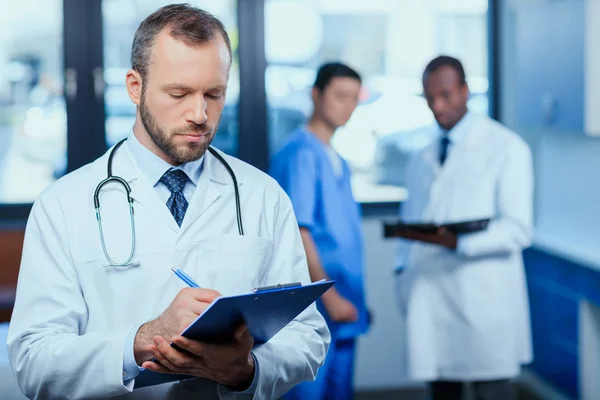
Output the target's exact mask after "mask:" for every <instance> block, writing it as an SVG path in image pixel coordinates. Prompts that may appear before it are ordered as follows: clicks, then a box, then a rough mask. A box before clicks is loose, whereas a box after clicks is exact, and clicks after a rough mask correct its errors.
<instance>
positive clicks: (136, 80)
mask: <svg viewBox="0 0 600 400" xmlns="http://www.w3.org/2000/svg"><path fill="white" fill-rule="evenodd" d="M125 85H126V86H127V94H129V98H130V99H131V101H132V102H133V104H135V105H136V106H139V105H140V102H141V99H142V85H143V82H142V76H141V75H140V73H139V72H138V71H136V70H134V69H130V70H129V71H127V75H126V77H125Z"/></svg>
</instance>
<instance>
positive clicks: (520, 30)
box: [0, 0, 600, 399]
mask: <svg viewBox="0 0 600 400" xmlns="http://www.w3.org/2000/svg"><path fill="white" fill-rule="evenodd" d="M168 3H169V2H168V1H163V0H144V1H142V0H86V1H81V0H43V1H42V0H20V1H18V2H12V1H8V0H0V7H1V10H2V11H1V12H0V308H1V313H0V314H1V318H0V320H1V321H8V320H9V318H10V312H11V308H12V301H13V299H14V288H15V284H16V276H17V273H18V264H19V260H20V250H21V245H22V240H23V228H24V224H25V221H26V218H27V215H28V213H29V210H30V208H31V203H32V202H33V201H34V200H35V198H36V197H37V196H38V195H39V193H40V192H41V191H43V190H44V188H46V187H47V186H48V185H49V184H50V183H52V182H53V181H54V180H56V179H58V178H60V177H61V176H62V175H64V174H65V173H68V172H70V171H72V170H74V169H77V168H79V167H81V166H82V165H84V164H86V163H88V162H90V161H91V160H93V159H95V158H96V157H98V156H100V155H101V154H102V153H104V152H105V151H106V149H107V148H108V147H109V146H111V145H113V144H114V143H116V142H117V141H118V140H119V139H121V138H123V137H125V136H126V135H127V134H128V132H129V129H130V128H131V126H132V123H133V121H134V119H135V111H136V110H135V107H134V106H133V105H132V104H131V102H130V100H129V97H128V95H127V93H126V90H125V73H126V71H127V69H128V68H129V67H130V61H129V57H130V50H131V41H132V38H133V34H134V32H135V30H136V29H137V27H138V25H139V23H140V22H141V20H142V19H143V18H145V17H146V16H147V15H148V14H150V13H151V12H153V11H155V10H156V9H157V8H158V7H160V6H162V5H165V4H168ZM190 3H191V4H193V5H195V6H198V7H200V8H203V9H206V10H208V11H210V12H212V13H214V14H215V15H217V16H218V17H219V18H220V19H221V20H222V21H223V23H224V24H225V27H226V29H227V30H228V32H229V35H230V37H231V40H232V46H233V52H234V61H233V67H232V71H231V75H230V81H229V88H228V92H227V103H226V105H225V109H224V112H223V117H222V120H221V125H220V128H219V131H218V134H217V136H216V138H215V141H214V143H213V144H214V145H215V146H216V147H218V148H220V149H222V150H223V151H225V152H227V153H229V154H232V155H235V156H238V157H240V158H242V159H243V160H245V161H248V162H250V163H252V164H253V165H255V166H257V167H258V168H261V169H263V170H264V169H266V166H267V165H268V160H269V157H270V156H271V155H273V154H274V153H275V152H276V151H277V150H278V149H279V147H280V146H281V144H282V143H283V140H284V139H285V137H286V135H287V134H289V133H290V132H291V131H292V130H293V129H294V128H296V127H297V126H299V125H301V124H303V123H304V122H305V121H306V118H307V117H308V116H309V114H310V112H311V111H312V110H311V99H310V90H311V86H312V83H313V82H314V78H315V72H316V69H317V67H318V66H319V65H320V64H321V63H323V62H326V61H332V60H340V61H342V62H344V63H346V64H348V65H350V66H351V67H353V68H355V69H356V70H357V71H359V72H360V73H361V74H362V76H363V78H364V87H363V92H362V94H361V104H360V105H359V107H358V108H357V110H356V112H355V113H354V114H353V116H352V118H351V120H350V121H349V123H348V124H347V125H346V126H345V127H343V128H341V129H340V130H339V131H338V132H337V133H336V135H335V136H334V142H333V145H334V147H335V148H336V150H337V151H338V152H339V153H340V154H341V155H342V156H343V157H345V158H346V159H347V160H348V161H349V163H350V165H351V167H352V169H353V179H354V181H353V191H354V195H355V197H356V199H357V200H358V201H359V202H361V203H362V206H363V214H364V223H363V228H364V235H365V240H366V251H367V270H366V274H367V275H366V276H367V296H368V302H369V304H370V306H371V307H372V308H373V309H374V310H375V323H374V326H373V329H372V330H371V332H370V333H369V334H368V335H367V336H366V337H365V338H363V339H361V340H360V344H359V352H358V362H357V367H356V368H357V370H356V384H357V389H358V390H359V391H361V392H374V391H375V392H377V391H381V393H387V394H386V395H383V394H382V397H381V398H394V397H386V396H393V394H392V393H407V391H411V390H413V389H414V390H416V391H417V392H418V391H419V390H420V385H419V384H416V383H412V382H408V381H406V379H405V378H404V377H403V365H402V362H401V360H402V351H403V350H402V343H403V341H402V335H403V328H402V323H401V321H400V317H399V316H398V313H397V310H396V306H395V299H394V293H393V287H392V286H391V285H390V283H389V281H390V277H391V270H392V268H393V257H394V244H393V243H392V242H390V241H386V240H384V239H383V235H382V230H381V221H382V220H383V219H385V218H387V217H390V216H395V215H397V210H398V207H399V206H401V203H402V201H403V200H405V199H406V196H407V195H408V193H407V192H406V190H405V189H404V188H403V181H402V177H403V171H404V168H405V164H406V160H407V159H408V157H409V156H410V155H411V154H412V153H413V152H414V151H417V150H419V149H421V148H422V147H423V146H425V145H426V144H428V143H429V141H430V140H432V137H431V130H425V129H421V128H422V127H423V126H425V125H428V124H431V123H432V122H434V120H433V116H432V114H431V112H430V111H429V109H428V107H427V104H426V101H425V100H424V98H423V95H422V86H421V76H422V72H423V69H424V67H425V66H426V64H427V63H428V62H429V61H430V60H431V59H432V58H434V57H435V56H437V55H439V54H441V53H444V54H448V55H452V56H455V57H457V58H459V59H460V60H461V61H462V62H463V64H464V66H465V69H466V72H467V81H468V83H469V87H470V89H471V98H470V104H469V107H470V109H471V110H472V111H475V112H478V113H486V114H489V115H490V116H491V117H492V118H495V119H498V120H500V121H501V122H502V123H504V124H505V125H507V126H508V127H510V128H511V129H514V130H516V131H517V132H518V133H519V134H520V135H522V136H523V138H524V139H525V140H526V141H527V142H528V143H529V145H530V146H531V149H532V151H533V155H534V161H535V173H536V175H535V179H536V188H535V189H536V200H535V224H536V234H535V243H534V246H533V247H532V248H531V249H529V250H527V251H526V252H525V260H526V270H527V278H528V287H529V294H530V299H531V313H532V327H533V337H534V357H535V360H534V362H533V363H532V364H531V365H530V366H529V367H528V369H527V370H526V371H525V373H524V374H523V378H522V387H523V388H525V389H524V390H526V391H527V392H528V393H531V394H532V396H533V395H534V396H537V398H544V399H552V398H557V399H559V398H560V399H562V398H565V399H566V398H569V399H578V398H582V399H600V380H598V379H597V376H599V374H600V310H599V308H598V307H600V273H599V272H598V270H599V269H600V245H599V243H600V229H599V228H598V227H599V226H600V212H599V211H598V205H599V204H600V183H599V180H598V172H597V171H599V170H600V138H597V137H595V136H597V135H600V112H599V110H600V27H598V26H600V25H598V24H597V22H596V21H598V20H599V19H600V1H597V0H512V1H511V0H489V1H488V0H452V1H449V0H418V1H415V0H368V1H366V0H191V1H190ZM2 339H3V340H2V343H3V342H4V338H3V337H2ZM4 351H5V346H3V345H0V370H1V371H2V372H1V373H0V388H2V387H3V386H5V387H7V388H9V387H11V388H14V387H15V386H14V385H15V383H14V382H13V381H12V380H11V376H10V375H11V372H10V369H9V368H8V360H7V358H6V355H5V354H3V352H4ZM2 368H3V369H2ZM5 371H6V372H5ZM534 398H535V397H534Z"/></svg>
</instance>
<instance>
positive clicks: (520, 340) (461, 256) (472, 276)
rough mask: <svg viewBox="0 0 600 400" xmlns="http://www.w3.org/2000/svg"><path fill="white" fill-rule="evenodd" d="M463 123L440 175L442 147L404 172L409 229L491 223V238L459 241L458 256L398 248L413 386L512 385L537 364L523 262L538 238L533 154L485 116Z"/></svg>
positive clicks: (424, 247)
mask: <svg viewBox="0 0 600 400" xmlns="http://www.w3.org/2000/svg"><path fill="white" fill-rule="evenodd" d="M464 122H465V123H464V124H463V123H461V125H460V127H459V126H457V129H463V130H465V131H463V132H461V136H462V138H461V140H460V141H458V142H457V143H456V144H454V145H452V147H451V148H450V150H449V155H448V158H447V159H446V162H445V164H444V166H443V168H440V164H439V161H438V155H439V141H438V140H436V141H434V143H432V144H430V145H429V146H428V147H426V148H425V149H423V150H422V151H420V152H419V153H418V154H417V155H416V156H415V157H414V158H413V159H412V160H411V162H410V163H409V167H408V169H407V189H408V194H409V199H408V200H407V202H406V203H405V204H403V206H402V211H401V216H402V218H403V219H405V220H407V221H414V222H425V221H427V222H429V221H433V222H436V223H443V222H460V221H464V220H471V219H479V218H489V217H491V218H493V220H492V222H491V223H490V225H489V227H488V229H487V230H486V231H483V232H479V233H474V234H469V235H463V236H461V237H460V238H459V245H458V249H457V250H456V251H455V250H450V249H447V248H445V247H441V246H437V245H431V244H425V243H418V242H409V241H404V240H401V241H400V242H401V243H400V249H399V260H398V265H399V266H402V265H404V266H405V267H406V268H405V270H404V272H402V273H400V274H398V275H397V279H396V284H397V294H398V300H399V302H400V307H401V310H402V312H403V315H404V316H405V317H406V327H407V335H406V338H407V343H406V345H407V347H406V348H407V371H408V375H409V377H410V378H412V379H415V380H423V381H434V380H460V381H471V380H494V379H503V378H511V377H515V376H517V375H518V374H519V371H520V366H521V364H524V363H528V362H530V361H531V360H532V350H531V334H530V325H529V324H530V323H529V304H528V297H527V288H526V281H525V274H524V268H523V259H522V250H523V249H524V248H526V247H528V246H529V245H530V244H531V240H532V231H533V228H532V195H533V182H532V181H533V177H532V175H533V172H532V160H531V154H530V150H529V147H528V146H527V144H526V143H525V142H524V141H523V140H522V139H521V138H520V137H519V136H518V135H517V134H515V133H514V132H512V131H510V130H508V129H507V128H505V127H503V126H502V125H500V124H499V123H497V122H495V121H493V120H491V119H490V118H488V117H486V116H478V115H470V116H469V119H467V120H465V121H464ZM436 129H437V128H436Z"/></svg>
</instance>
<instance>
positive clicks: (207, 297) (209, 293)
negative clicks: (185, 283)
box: [180, 288, 221, 303]
mask: <svg viewBox="0 0 600 400" xmlns="http://www.w3.org/2000/svg"><path fill="white" fill-rule="evenodd" d="M180 293H184V294H185V295H186V296H189V297H192V298H194V299H195V300H197V301H200V302H202V303H212V302H213V301H214V300H215V299H216V298H217V297H219V296H221V293H219V292H217V291H216V290H212V289H200V288H185V289H181V292H180Z"/></svg>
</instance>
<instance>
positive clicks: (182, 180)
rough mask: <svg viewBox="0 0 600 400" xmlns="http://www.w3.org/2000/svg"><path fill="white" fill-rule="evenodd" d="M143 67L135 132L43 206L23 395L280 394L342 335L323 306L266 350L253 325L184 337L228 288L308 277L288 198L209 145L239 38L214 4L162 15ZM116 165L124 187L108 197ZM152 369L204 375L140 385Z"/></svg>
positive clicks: (26, 301) (22, 337)
mask: <svg viewBox="0 0 600 400" xmlns="http://www.w3.org/2000/svg"><path fill="white" fill-rule="evenodd" d="M131 58H132V68H131V69H130V70H129V71H128V73H127V76H126V77H123V78H124V79H125V78H126V84H127V90H128V93H129V96H130V98H131V100H132V102H133V103H134V104H135V105H136V106H137V115H136V121H135V125H134V126H133V130H132V131H131V132H130V134H129V136H128V137H127V139H126V140H125V141H124V142H122V146H121V147H116V146H115V147H113V148H112V149H111V150H110V151H109V152H107V153H106V154H105V155H104V156H102V157H100V158H99V159H98V160H96V161H94V162H92V163H91V164H88V165H86V166H84V167H83V168H80V169H79V170H77V171H74V172H73V173H71V174H69V175H67V176H65V177H63V178H62V179H60V180H59V181H57V182H56V183H54V184H53V185H51V186H50V187H49V188H48V189H46V190H45V191H44V192H43V193H42V194H41V196H40V197H39V198H38V199H37V200H36V202H35V204H34V205H33V208H32V210H31V215H30V217H29V220H28V223H27V228H26V232H25V243H24V248H23V258H22V261H21V268H20V271H19V281H18V287H17V296H16V302H15V308H14V313H13V315H12V320H11V321H10V326H9V333H8V339H7V342H8V350H9V358H10V362H11V366H12V369H13V371H14V373H15V375H16V378H17V381H18V383H19V386H20V388H21V390H22V391H23V392H24V393H25V394H26V395H27V396H28V397H29V398H35V399H70V400H74V399H83V398H86V399H92V398H94V399H98V398H108V397H113V396H117V397H118V398H122V399H144V400H148V399H203V400H204V399H206V400H216V399H234V398H235V399H241V398H255V399H260V400H263V399H267V400H268V399H277V398H278V397H280V396H282V395H283V394H284V393H285V392H287V391H288V390H289V389H291V388H292V387H293V386H295V385H296V384H298V383H300V382H302V381H306V380H313V379H314V378H315V376H316V374H317V370H318V369H319V367H320V366H321V365H322V363H323V360H324V359H325V354H326V351H327V349H328V346H329V343H330V334H329V330H328V329H327V325H326V324H325V320H324V319H323V317H322V316H321V314H320V313H319V312H318V311H317V309H316V306H315V305H314V304H313V305H311V306H310V307H308V308H307V309H306V310H305V311H304V312H303V313H301V314H300V315H299V316H298V317H297V318H296V319H295V320H294V321H292V322H290V323H289V324H288V325H287V326H285V327H284V328H283V329H282V330H281V331H280V332H279V333H278V334H277V335H275V336H274V337H273V338H271V339H270V340H269V341H268V342H267V343H264V344H259V345H256V346H255V345H254V340H253V338H252V336H251V335H250V333H249V332H248V330H247V328H246V327H244V326H242V327H240V329H238V331H237V332H236V334H235V335H232V336H233V337H231V338H224V339H229V340H228V341H224V342H223V343H221V342H219V343H201V342H197V341H194V340H190V339H186V338H183V337H181V336H180V334H181V332H182V331H183V330H184V329H185V327H187V326H188V325H189V324H190V323H191V322H192V321H194V320H195V319H196V318H197V317H198V316H199V315H200V314H201V313H202V312H203V311H204V310H205V309H206V308H207V307H208V306H209V304H210V303H211V302H212V301H213V300H214V299H215V298H217V297H218V296H219V295H221V294H223V295H233V294H241V293H250V292H251V291H252V289H253V288H256V287H261V286H269V285H276V284H280V283H289V282H302V283H309V282H310V276H309V272H308V265H307V262H306V256H305V252H304V246H303V244H302V239H301V238H300V232H299V230H298V221H297V220H296V218H295V215H294V211H293V208H292V204H291V201H290V199H289V198H288V197H287V195H286V194H285V193H284V192H283V190H282V189H281V188H280V187H279V185H278V184H277V183H276V182H275V181H274V180H273V179H271V178H270V177H268V176H267V175H266V174H264V173H263V172H261V171H259V170H257V169H256V168H254V167H252V166H250V165H248V164H245V163H244V162H242V161H240V160H237V159H235V158H233V157H229V156H227V155H225V154H222V153H220V152H218V151H216V150H214V151H213V150H210V149H209V144H210V143H211V141H212V139H213V137H214V135H215V132H216V130H217V126H218V123H219V119H220V117H221V112H222V111H223V107H224V104H225V93H226V88H227V81H228V78H229V71H230V66H231V45H230V42H229V38H228V36H227V33H226V32H225V29H224V27H223V24H222V23H221V22H220V21H219V20H218V19H217V18H215V17H214V16H212V15H211V14H209V13H207V12H205V11H202V10H199V9H197V8H193V7H190V6H188V5H184V4H179V5H171V6H165V7H163V8H161V9H159V10H158V11H156V12H155V13H153V14H152V15H150V16H149V17H148V18H146V19H145V20H144V21H143V22H142V24H141V25H140V27H139V28H138V30H137V32H136V34H135V37H134V40H133V46H132V57H131ZM82 134H85V133H84V132H82ZM116 149H118V150H116ZM115 150H116V151H115ZM207 150H209V151H207ZM113 153H114V159H113V157H112V156H109V154H113ZM111 167H112V174H113V175H114V176H115V177H117V176H118V177H120V178H121V179H122V181H120V182H121V184H119V183H118V182H111V183H109V184H107V185H105V186H102V188H101V190H99V189H96V188H97V185H98V184H99V182H102V181H103V180H104V179H106V178H107V170H108V175H110V174H111V172H110V170H111ZM228 169H229V172H228ZM235 177H237V179H234V178H235ZM123 182H125V183H123ZM126 186H127V187H128V188H129V187H130V188H131V194H130V196H131V198H132V204H133V207H135V214H130V208H129V204H128V197H129V193H126V190H125V187H126ZM99 188H100V187H99ZM236 189H239V205H240V209H239V210H238V211H240V212H239V214H238V213H237V212H236V208H237V207H236V203H237V202H236V197H237V196H236ZM95 192H96V193H98V192H99V201H100V204H99V205H100V208H101V216H102V218H101V220H100V219H98V221H97V220H96V216H97V214H96V209H95V201H94V200H95V199H94V193H95ZM131 221H132V222H133V223H134V226H135V231H134V232H135V235H134V234H133V233H134V232H132V229H131V228H130V223H131ZM242 221H243V228H242V224H241V222H242ZM100 222H101V227H102V230H100V228H99V223H100ZM132 242H133V243H132ZM133 245H135V247H133ZM104 247H105V248H104ZM129 254H131V255H129ZM172 267H177V268H180V269H182V270H184V271H186V272H187V274H189V275H190V276H191V277H193V279H194V280H196V281H197V282H198V284H199V285H200V286H201V288H190V287H187V286H186V284H184V283H183V282H182V281H181V280H180V279H178V278H177V277H176V276H175V275H174V274H173V273H172V272H171V268H172ZM245 328H246V329H245ZM171 342H172V343H175V344H177V347H171V346H170V345H169V344H170V343H171ZM182 349H183V350H186V351H182ZM155 361H156V362H155ZM140 367H142V368H144V369H146V370H150V371H153V372H162V373H166V374H185V375H189V376H192V377H193V378H191V379H187V380H182V381H180V382H171V383H166V384H162V385H156V386H150V387H143V388H139V389H135V390H134V387H135V386H136V381H138V380H141V381H143V377H140V376H139V374H140V373H145V372H141V370H140ZM0 397H2V396H1V394H0Z"/></svg>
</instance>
